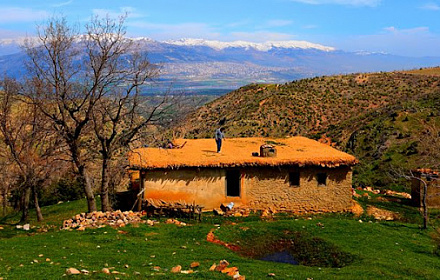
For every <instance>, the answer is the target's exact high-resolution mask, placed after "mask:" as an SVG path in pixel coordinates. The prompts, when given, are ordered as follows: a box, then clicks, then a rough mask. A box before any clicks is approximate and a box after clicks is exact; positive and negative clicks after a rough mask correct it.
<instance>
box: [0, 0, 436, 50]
mask: <svg viewBox="0 0 440 280" xmlns="http://www.w3.org/2000/svg"><path fill="white" fill-rule="evenodd" d="M124 12H128V14H129V17H128V19H127V22H126V25H127V31H128V34H129V36H132V37H140V36H142V37H149V38H152V39H156V40H168V39H180V38H202V39H210V40H219V41H235V40H245V41H252V42H264V41H269V40H272V41H273V40H276V41H279V40H305V41H310V42H313V43H318V44H322V45H326V46H332V47H335V48H337V49H341V50H346V51H360V50H364V51H375V52H387V53H391V54H397V55H405V56H416V57H420V56H440V0H426V1H425V0H154V1H153V0H136V1H135V0H125V1H117V0H87V1H86V0H44V1H43V0H14V1H12V0H8V1H7V0H0V15H1V16H0V38H13V37H17V36H24V35H30V36H31V35H32V34H33V33H34V32H35V29H36V25H37V24H44V22H45V20H46V19H47V18H48V17H50V16H54V15H55V16H58V15H63V16H65V17H66V18H67V19H68V20H69V21H70V22H72V23H80V24H83V23H85V22H87V21H88V20H89V19H90V18H91V17H92V15H96V14H98V15H106V14H108V15H110V16H117V15H120V14H122V13H124Z"/></svg>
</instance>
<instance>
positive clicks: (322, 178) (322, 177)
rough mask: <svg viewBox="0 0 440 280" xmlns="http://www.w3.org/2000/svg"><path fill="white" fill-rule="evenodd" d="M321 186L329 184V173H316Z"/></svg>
mask: <svg viewBox="0 0 440 280" xmlns="http://www.w3.org/2000/svg"><path fill="white" fill-rule="evenodd" d="M316 179H317V181H318V186H319V187H324V186H326V185H327V173H318V174H317V175H316Z"/></svg>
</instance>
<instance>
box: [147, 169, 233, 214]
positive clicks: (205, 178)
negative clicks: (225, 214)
mask: <svg viewBox="0 0 440 280" xmlns="http://www.w3.org/2000/svg"><path fill="white" fill-rule="evenodd" d="M144 187H145V193H144V198H154V199H163V200H168V201H178V200H183V201H186V202H187V203H193V202H195V203H196V204H198V205H203V206H204V207H205V209H214V208H218V207H219V206H220V204H221V203H223V202H225V201H226V200H225V199H226V185H225V170H222V169H206V168H204V169H195V168H194V169H189V168H184V169H178V170H164V171H162V170H152V171H147V172H146V174H145V186H144ZM227 201H234V202H241V198H240V197H238V198H232V199H228V200H227Z"/></svg>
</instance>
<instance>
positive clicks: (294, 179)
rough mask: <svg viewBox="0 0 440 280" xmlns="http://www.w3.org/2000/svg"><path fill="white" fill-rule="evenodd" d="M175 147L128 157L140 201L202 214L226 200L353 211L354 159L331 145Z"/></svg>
mask: <svg viewBox="0 0 440 280" xmlns="http://www.w3.org/2000/svg"><path fill="white" fill-rule="evenodd" d="M185 142H186V143H185ZM184 143H185V144H184ZM176 144H177V145H183V147H182V148H177V149H162V148H140V149H137V150H134V151H133V152H132V153H130V155H129V164H130V168H131V169H132V170H139V171H140V185H141V189H143V190H144V192H143V196H144V198H145V199H162V200H165V201H178V200H183V201H185V202H187V203H194V202H195V203H196V204H199V205H203V206H204V207H205V209H213V208H217V207H219V206H220V204H222V203H230V202H234V203H235V205H242V206H246V207H250V208H252V209H266V208H267V207H273V208H274V209H277V210H281V211H293V212H297V213H309V212H339V211H349V209H350V208H351V205H352V204H351V196H352V193H351V187H352V186H351V184H352V171H351V167H352V166H353V165H354V164H356V163H357V159H356V158H355V157H353V156H351V155H349V154H346V153H343V152H341V151H338V150H336V149H334V148H332V147H330V146H328V145H325V144H321V143H318V142H317V141H314V140H311V139H308V138H305V137H291V138H285V139H268V138H230V139H226V140H225V141H224V142H223V147H222V151H221V153H216V145H215V141H214V139H194V140H188V139H180V140H176ZM262 146H263V147H262Z"/></svg>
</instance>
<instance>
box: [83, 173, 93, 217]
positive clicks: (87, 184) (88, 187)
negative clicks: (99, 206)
mask: <svg viewBox="0 0 440 280" xmlns="http://www.w3.org/2000/svg"><path fill="white" fill-rule="evenodd" d="M81 173H82V174H81ZM80 176H81V177H82V178H83V179H84V191H85V193H86V198H87V209H88V212H89V213H91V212H95V211H96V203H95V195H94V194H93V185H92V180H91V179H90V176H89V175H88V174H87V172H86V170H85V169H83V171H82V172H81V171H80Z"/></svg>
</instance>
